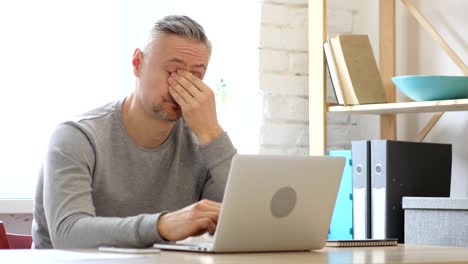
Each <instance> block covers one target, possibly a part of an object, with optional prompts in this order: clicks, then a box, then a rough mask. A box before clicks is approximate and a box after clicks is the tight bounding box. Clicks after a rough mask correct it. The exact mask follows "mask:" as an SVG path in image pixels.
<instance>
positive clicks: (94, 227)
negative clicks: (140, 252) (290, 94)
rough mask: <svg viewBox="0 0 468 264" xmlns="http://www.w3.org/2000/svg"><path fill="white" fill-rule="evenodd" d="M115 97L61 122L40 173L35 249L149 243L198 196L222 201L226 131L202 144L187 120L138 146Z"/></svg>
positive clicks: (230, 150)
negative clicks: (160, 224) (171, 214)
mask: <svg viewBox="0 0 468 264" xmlns="http://www.w3.org/2000/svg"><path fill="white" fill-rule="evenodd" d="M122 103H123V100H121V101H119V102H114V103H110V104H107V105H105V106H103V107H100V108H97V109H95V110H93V111H90V112H88V113H86V114H84V115H83V116H80V117H79V118H78V119H76V120H74V121H68V122H65V123H63V124H61V125H59V126H58V127H57V129H56V130H55V132H54V133H53V135H52V137H51V140H50V142H49V146H48V151H47V156H46V160H45V161H44V163H43V166H42V168H41V170H40V172H39V180H38V184H37V190H36V197H35V202H34V211H33V214H34V221H33V227H32V235H33V241H34V247H35V248H96V247H98V246H102V245H108V246H121V247H146V246H150V245H152V244H153V243H155V242H160V241H161V240H162V238H161V237H160V236H159V234H158V231H157V228H156V223H157V221H158V218H159V215H160V213H161V212H164V211H175V210H178V209H181V208H183V207H185V206H188V205H190V204H193V203H195V202H197V201H199V200H201V199H205V198H206V199H210V200H214V201H221V200H222V198H223V193H224V187H225V184H226V179H227V175H228V171H229V168H230V164H231V159H232V157H233V155H234V154H235V153H236V150H235V148H234V147H233V145H232V143H231V141H230V139H229V137H228V136H227V134H226V133H224V134H222V135H221V136H219V137H218V138H216V139H215V140H214V141H212V142H211V143H209V144H207V145H205V146H200V145H199V144H198V143H197V139H196V137H195V136H194V135H193V133H192V131H191V130H190V128H189V127H188V126H187V125H186V123H185V122H184V121H183V119H180V120H179V121H177V123H176V125H175V126H174V128H173V129H172V131H171V133H170V135H169V137H168V138H167V140H166V141H165V142H164V143H163V144H162V145H161V146H159V147H157V148H153V149H147V148H143V147H140V146H138V145H136V144H135V143H133V141H132V140H131V138H130V137H129V135H128V134H127V130H126V128H125V126H124V124H123V121H122V115H121V110H122Z"/></svg>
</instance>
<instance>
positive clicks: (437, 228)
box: [403, 197, 468, 247]
mask: <svg viewBox="0 0 468 264" xmlns="http://www.w3.org/2000/svg"><path fill="white" fill-rule="evenodd" d="M403 210H404V212H405V244H416V245H441V246H459V247H468V198H441V197H440V198H439V197H403Z"/></svg>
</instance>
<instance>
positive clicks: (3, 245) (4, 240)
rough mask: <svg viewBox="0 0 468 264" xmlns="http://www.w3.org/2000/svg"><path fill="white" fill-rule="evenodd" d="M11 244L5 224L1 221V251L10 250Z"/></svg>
mask: <svg viewBox="0 0 468 264" xmlns="http://www.w3.org/2000/svg"><path fill="white" fill-rule="evenodd" d="M9 248H10V244H9V243H8V237H7V234H6V231H5V226H4V225H3V222H2V221H0V249H9Z"/></svg>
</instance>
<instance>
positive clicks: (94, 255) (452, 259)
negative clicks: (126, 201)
mask: <svg viewBox="0 0 468 264" xmlns="http://www.w3.org/2000/svg"><path fill="white" fill-rule="evenodd" d="M0 262H1V263H5V264H6V263H8V264H9V263H13V264H20V263H96V262H97V263H169V264H176V263H177V264H179V263H194V264H195V263H196V264H214V263H221V264H231V263H240V264H242V263H249V264H250V263H262V264H276V263H278V264H279V263H281V264H283V263H288V264H289V263H293V264H294V263H304V264H305V263H307V264H310V263H327V264H331V263H340V264H341V263H468V248H455V247H433V246H403V245H399V246H396V247H374V248H325V249H323V250H319V251H312V252H287V253H245V254H207V253H185V252H170V251H162V252H161V253H158V254H145V255H143V254H140V255H129V254H116V253H112V254H110V253H102V252H98V251H97V250H70V251H63V250H0Z"/></svg>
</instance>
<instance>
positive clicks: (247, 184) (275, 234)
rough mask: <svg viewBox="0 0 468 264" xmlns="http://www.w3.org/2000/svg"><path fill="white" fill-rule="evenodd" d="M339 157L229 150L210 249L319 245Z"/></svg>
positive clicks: (339, 168)
mask: <svg viewBox="0 0 468 264" xmlns="http://www.w3.org/2000/svg"><path fill="white" fill-rule="evenodd" d="M344 163H345V158H343V157H322V156H319V157H310V156H265V155H236V156H234V159H233V161H232V165H231V170H230V173H229V178H228V182H227V186H226V191H225V194H224V199H223V206H222V209H221V214H220V218H219V221H218V226H217V231H216V234H215V239H214V244H213V251H215V252H253V251H293V250H311V249H319V248H322V247H323V246H324V245H325V242H326V240H327V236H328V229H329V227H330V220H331V216H332V213H333V209H334V206H335V201H336V196H337V193H338V189H339V185H340V182H341V176H342V173H343V168H344Z"/></svg>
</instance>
